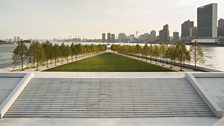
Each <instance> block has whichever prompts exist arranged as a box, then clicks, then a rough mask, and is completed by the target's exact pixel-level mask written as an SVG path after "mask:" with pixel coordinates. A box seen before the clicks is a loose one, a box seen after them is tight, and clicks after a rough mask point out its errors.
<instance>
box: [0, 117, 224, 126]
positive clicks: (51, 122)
mask: <svg viewBox="0 0 224 126" xmlns="http://www.w3.org/2000/svg"><path fill="white" fill-rule="evenodd" d="M218 120H219V119H218V118H212V117H197V118H186V117H185V118H184V117H175V118H113V119H110V118H104V119H93V118H91V119H79V118H72V119H71V118H4V119H2V120H0V125H1V126H212V125H213V124H215V123H216V122H217V121H218ZM217 126H218V125H217ZM219 126H222V125H219Z"/></svg>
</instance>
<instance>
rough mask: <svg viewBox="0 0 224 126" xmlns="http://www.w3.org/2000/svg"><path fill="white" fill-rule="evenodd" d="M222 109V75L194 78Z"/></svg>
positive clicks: (223, 103)
mask: <svg viewBox="0 0 224 126" xmlns="http://www.w3.org/2000/svg"><path fill="white" fill-rule="evenodd" d="M196 79H197V80H198V81H199V82H200V84H201V85H202V86H203V87H204V89H205V90H206V91H207V92H208V93H209V94H210V95H211V96H212V97H213V98H214V99H215V100H216V102H217V103H218V105H219V106H221V107H222V109H223V111H224V77H223V78H196Z"/></svg>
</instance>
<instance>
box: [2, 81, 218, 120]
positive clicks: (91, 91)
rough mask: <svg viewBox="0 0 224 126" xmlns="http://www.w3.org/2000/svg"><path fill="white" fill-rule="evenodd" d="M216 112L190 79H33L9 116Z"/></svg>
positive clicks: (193, 114)
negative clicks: (202, 97)
mask: <svg viewBox="0 0 224 126" xmlns="http://www.w3.org/2000/svg"><path fill="white" fill-rule="evenodd" d="M211 116H214V115H213V113H212V112H211V110H210V109H209V108H208V106H207V105H206V104H205V103H204V102H203V100H202V99H201V98H200V96H199V95H198V94H197V92H196V91H195V89H194V88H193V87H192V86H191V84H190V83H189V82H188V81H187V80H186V79H185V78H173V79H172V78H169V79H164V78H163V79H150V78H148V79H144V78H133V79H127V78H120V79H119V78H117V79H116V78H98V79H91V78H82V79H77V78H64V79H55V78H54V79H53V78H52V79H49V78H47V79H44V78H34V79H32V80H31V81H30V83H29V84H28V86H27V87H26V88H25V89H24V91H23V92H22V93H21V94H20V96H19V97H18V99H17V100H16V101H15V103H14V104H13V105H12V107H11V108H10V109H9V111H8V112H7V113H6V115H5V117H6V118H13V117H14V118H20V117H21V118H24V117H35V118H132V117H133V118H149V117H211Z"/></svg>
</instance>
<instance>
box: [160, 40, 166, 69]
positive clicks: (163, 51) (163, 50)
mask: <svg viewBox="0 0 224 126" xmlns="http://www.w3.org/2000/svg"><path fill="white" fill-rule="evenodd" d="M159 50H160V58H161V59H164V58H165V55H166V51H167V45H166V44H164V43H162V44H160V48H159ZM163 65H164V60H163Z"/></svg>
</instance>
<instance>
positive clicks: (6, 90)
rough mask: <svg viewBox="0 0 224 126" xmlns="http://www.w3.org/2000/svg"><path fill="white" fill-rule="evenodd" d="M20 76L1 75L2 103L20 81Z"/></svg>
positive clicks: (0, 101)
mask: <svg viewBox="0 0 224 126" xmlns="http://www.w3.org/2000/svg"><path fill="white" fill-rule="evenodd" d="M21 79H22V78H20V77H17V78H16V77H11V78H10V77H1V76H0V105H1V104H2V102H3V101H4V100H5V99H6V98H7V96H8V95H9V94H10V92H12V90H13V89H14V88H15V87H16V85H17V84H18V83H19V82H20V80H21Z"/></svg>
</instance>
